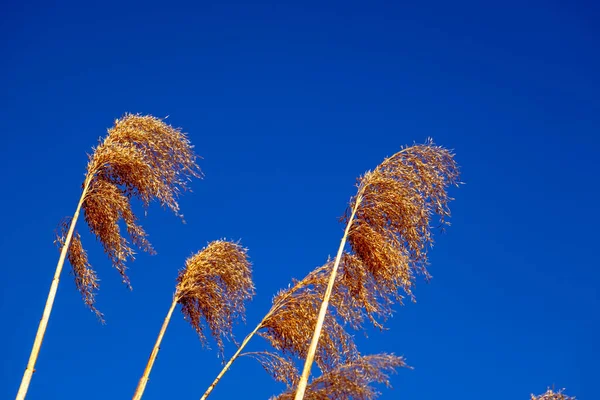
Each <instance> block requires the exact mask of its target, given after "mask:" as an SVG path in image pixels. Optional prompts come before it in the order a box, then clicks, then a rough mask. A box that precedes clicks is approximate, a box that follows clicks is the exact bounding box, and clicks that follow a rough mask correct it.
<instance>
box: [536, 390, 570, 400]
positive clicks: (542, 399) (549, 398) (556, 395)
mask: <svg viewBox="0 0 600 400" xmlns="http://www.w3.org/2000/svg"><path fill="white" fill-rule="evenodd" d="M564 390H565V389H561V390H559V391H558V392H555V391H554V390H552V389H550V388H548V390H547V391H546V393H544V394H540V395H539V396H535V395H533V394H532V395H531V400H575V397H571V396H567V395H566V394H563V391H564Z"/></svg>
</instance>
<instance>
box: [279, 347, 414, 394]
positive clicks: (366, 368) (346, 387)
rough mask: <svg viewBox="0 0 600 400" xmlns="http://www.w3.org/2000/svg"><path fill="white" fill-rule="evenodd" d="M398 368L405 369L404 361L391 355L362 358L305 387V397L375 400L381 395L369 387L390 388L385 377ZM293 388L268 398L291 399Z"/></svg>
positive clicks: (290, 387) (387, 377) (328, 373)
mask: <svg viewBox="0 0 600 400" xmlns="http://www.w3.org/2000/svg"><path fill="white" fill-rule="evenodd" d="M399 367H406V364H405V363H404V359H403V358H402V357H397V356H395V355H393V354H377V355H369V356H361V357H359V358H357V359H355V360H352V361H351V362H348V363H346V364H341V365H338V366H337V367H336V368H335V369H333V370H331V371H328V372H325V373H323V374H322V375H321V376H320V377H318V378H316V379H314V380H313V381H312V382H311V383H310V384H309V385H308V386H307V388H306V391H305V393H304V397H305V398H306V399H309V400H322V399H332V400H347V399H356V400H372V399H376V398H377V397H379V395H380V394H381V393H380V392H378V391H377V390H376V388H375V387H373V386H371V384H372V383H380V384H384V385H385V386H386V387H388V388H390V387H391V386H390V383H389V376H388V374H389V373H391V372H395V369H396V368H399ZM293 382H294V381H292V383H293ZM294 389H295V386H294V385H291V386H290V385H288V390H287V391H286V392H285V393H282V394H280V395H279V396H276V397H272V398H271V399H272V400H292V399H293V398H294V391H295V390H294Z"/></svg>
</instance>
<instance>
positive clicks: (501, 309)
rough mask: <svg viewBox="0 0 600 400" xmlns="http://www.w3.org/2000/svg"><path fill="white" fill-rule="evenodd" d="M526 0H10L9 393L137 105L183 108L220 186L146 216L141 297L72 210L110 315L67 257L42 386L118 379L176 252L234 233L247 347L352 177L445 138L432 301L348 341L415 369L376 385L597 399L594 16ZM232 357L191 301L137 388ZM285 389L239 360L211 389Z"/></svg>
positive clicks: (4, 383) (121, 394)
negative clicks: (95, 172)
mask: <svg viewBox="0 0 600 400" xmlns="http://www.w3.org/2000/svg"><path fill="white" fill-rule="evenodd" d="M51 3H52V5H51ZM415 3H416V2H415ZM523 3H525V2H521V1H519V2H516V1H510V0H509V1H507V2H500V3H497V4H495V3H494V4H492V3H491V2H483V1H480V2H477V1H471V2H464V1H455V2H445V1H429V2H419V4H420V5H418V6H417V5H414V4H404V2H400V1H396V2H387V3H382V2H376V1H372V2H348V1H345V2H339V3H334V2H314V3H308V2H298V3H296V4H284V3H283V2H276V1H273V2H260V3H255V4H250V3H229V2H222V1H221V2H214V3H208V2H195V3H191V2H190V4H180V3H178V2H161V3H156V4H153V3H152V2H145V3H139V4H137V5H133V4H121V3H117V2H110V1H108V2H96V3H93V4H92V3H90V2H72V3H70V4H68V3H67V2H57V3H56V4H54V3H53V2H39V4H34V3H27V2H16V1H14V0H10V1H8V2H4V3H3V5H2V7H1V11H0V15H1V16H0V20H1V23H0V36H1V37H2V40H1V44H0V45H1V55H2V62H1V63H0V80H1V82H2V84H1V94H0V132H1V135H2V137H1V138H2V142H1V143H2V144H1V147H0V171H1V172H2V178H3V182H2V196H1V197H0V205H1V207H2V209H3V230H2V234H1V241H0V252H1V254H2V263H1V265H2V278H1V279H0V318H1V321H2V329H1V330H0V342H1V343H2V344H3V350H2V352H1V357H0V359H1V361H0V398H2V399H10V398H12V397H13V396H14V395H15V393H16V390H17V387H18V384H19V381H20V378H21V375H22V372H23V370H24V368H25V364H26V361H27V357H28V355H29V351H30V346H31V344H32V340H33V337H34V334H35V330H36V328H37V323H38V321H39V318H40V316H41V312H42V307H43V304H44V301H45V298H46V295H47V291H48V288H49V285H50V281H51V278H52V274H53V271H54V267H55V263H56V260H57V258H58V252H57V250H56V248H55V247H54V246H53V244H52V241H53V232H54V229H55V227H56V225H57V223H58V222H59V221H60V219H61V218H62V217H64V216H67V215H71V214H72V212H73V211H74V208H75V205H76V203H77V199H78V196H79V190H80V184H81V182H82V179H83V174H84V172H85V165H86V161H87V160H86V152H90V151H91V147H92V146H93V145H95V144H96V141H97V139H98V137H100V136H103V135H104V134H105V132H106V128H107V127H109V126H110V125H112V121H113V120H114V118H117V117H119V116H121V115H122V114H123V113H124V112H134V113H138V112H139V113H151V114H154V115H156V116H166V115H169V116H170V117H169V121H170V123H172V124H174V125H176V126H180V127H182V128H183V129H184V130H185V131H187V132H189V134H190V138H191V140H192V141H193V142H194V143H195V145H196V148H197V151H198V153H199V154H201V155H202V156H203V157H204V160H202V162H201V167H202V169H203V170H204V172H205V173H206V179H205V180H203V181H196V182H194V184H193V190H194V192H193V193H192V194H189V195H186V196H185V197H183V198H182V200H181V205H182V208H183V212H184V214H185V216H186V220H187V224H186V225H183V224H181V223H180V222H179V220H178V219H177V218H176V217H174V216H173V215H172V214H169V213H168V212H166V211H163V210H161V209H160V208H159V207H158V206H153V207H151V208H150V210H149V213H148V217H147V218H144V219H142V223H143V225H144V227H145V228H146V230H147V231H148V232H149V234H150V239H151V240H152V242H153V244H154V245H155V247H156V249H157V250H158V252H159V254H158V255H156V256H154V257H151V256H148V255H145V254H141V255H140V256H139V257H138V259H137V260H136V261H135V262H134V263H131V264H130V265H129V266H130V274H131V279H132V283H133V286H134V290H133V292H129V291H128V290H127V289H126V288H125V287H124V286H123V285H122V284H121V283H120V279H119V276H118V273H117V272H116V271H115V270H114V269H112V268H111V266H110V264H109V261H108V259H107V258H106V257H104V255H103V254H102V250H101V248H100V246H99V245H98V243H96V242H95V240H94V239H93V238H92V237H90V235H89V234H88V233H87V232H86V228H85V226H84V225H83V224H81V225H80V226H79V228H80V231H82V233H83V234H84V235H83V236H84V237H83V238H84V244H85V245H86V247H87V249H88V251H89V253H90V257H91V261H92V264H93V265H94V267H95V268H96V269H97V271H98V274H99V276H100V278H101V279H102V282H101V285H102V287H101V289H100V292H99V295H98V306H99V308H100V309H101V310H102V311H103V312H104V313H105V315H106V319H107V325H106V326H101V325H100V324H98V323H97V321H96V319H95V317H94V315H93V314H92V313H90V312H89V311H88V310H87V309H86V308H85V307H84V305H83V303H82V301H81V300H80V298H79V294H78V293H77V292H76V290H75V287H74V284H73V282H72V277H71V276H69V275H68V269H66V270H65V271H64V272H65V273H64V274H63V280H62V282H61V285H60V288H59V293H58V297H57V301H56V304H55V308H54V312H53V314H52V318H51V321H50V325H49V329H48V332H47V335H46V340H45V342H44V345H43V348H42V352H41V355H40V358H39V361H38V364H37V370H38V372H37V373H36V374H35V376H34V379H33V381H32V385H31V388H30V392H29V394H30V395H29V397H28V398H29V399H61V400H69V399H81V398H84V397H85V398H87V399H107V398H114V399H122V398H123V399H125V398H128V397H130V396H131V395H132V393H133V391H134V388H135V386H136V384H137V381H138V379H139V377H140V375H141V373H142V370H143V368H144V365H145V363H146V360H147V357H148V355H149V352H150V349H151V346H152V344H153V343H154V340H155V338H156V335H157V333H158V330H159V327H160V324H161V322H162V319H163V317H164V315H165V313H166V311H167V309H168V306H169V302H170V300H171V295H172V292H173V289H174V282H175V278H176V275H177V271H178V269H179V268H180V267H181V266H182V265H183V262H184V260H185V258H186V257H188V256H189V255H190V254H191V253H192V252H195V251H197V250H198V249H200V248H202V247H203V246H204V245H205V244H206V243H207V242H208V241H210V240H214V239H218V238H222V237H226V238H231V239H241V240H242V243H243V244H244V245H245V246H247V247H248V248H249V254H250V256H251V257H252V261H253V263H254V271H255V273H254V278H255V283H256V288H257V295H256V297H255V299H254V300H253V301H252V302H251V303H250V304H249V305H248V316H247V320H248V325H247V326H243V325H240V326H238V327H237V328H236V333H237V337H238V339H240V340H241V339H242V338H243V336H244V335H245V333H246V332H248V331H249V329H251V328H252V327H253V326H254V324H255V323H256V322H257V321H258V320H259V319H260V318H261V317H262V315H264V313H265V312H266V310H267V309H268V308H269V305H270V301H271V298H272V296H273V295H274V293H275V292H276V291H277V290H278V289H279V288H282V287H284V286H287V284H288V283H289V282H290V280H291V278H292V277H302V276H304V275H305V274H306V273H307V272H308V271H310V270H311V269H312V268H314V267H316V266H318V265H320V264H321V263H323V262H324V261H325V260H326V258H327V256H328V255H330V254H335V252H336V250H337V246H338V243H339V239H340V237H341V234H342V229H343V227H342V226H341V225H340V224H339V223H338V222H337V218H338V217H339V216H340V215H341V214H342V213H343V212H344V209H345V207H346V204H347V201H348V199H349V197H350V196H351V195H352V194H353V192H354V186H353V185H354V183H355V179H356V177H357V176H358V175H360V174H361V173H362V172H364V171H365V170H367V169H370V168H373V167H375V166H376V165H377V164H378V163H379V162H380V161H381V160H382V159H383V158H384V157H385V156H387V155H391V154H392V153H394V152H396V151H397V150H398V149H399V148H400V146H401V145H404V144H411V143H413V141H416V142H423V141H424V140H425V139H426V138H427V137H428V136H432V137H433V138H434V139H435V141H436V142H437V143H438V144H441V145H443V146H446V147H450V148H453V149H455V151H456V154H457V160H458V162H459V163H460V165H461V166H462V170H463V180H464V181H465V182H466V185H464V186H463V187H462V188H460V189H459V190H454V191H453V192H452V194H453V195H454V197H456V201H455V202H454V203H453V205H452V206H453V207H452V210H453V218H452V224H453V225H452V226H451V227H450V229H449V230H448V232H447V234H444V235H437V236H436V247H435V248H434V249H433V251H432V253H431V262H432V265H431V269H430V271H431V273H432V274H433V276H434V279H433V280H432V282H431V283H430V284H426V283H425V282H423V281H420V282H419V283H418V286H417V291H416V294H417V296H418V303H417V304H409V305H407V306H405V307H397V308H396V311H397V312H396V314H395V316H394V318H393V319H392V320H391V321H390V322H389V324H388V326H389V328H390V329H389V331H387V332H384V333H379V332H376V331H370V332H369V339H368V340H366V339H364V338H362V336H361V337H359V339H358V341H359V343H360V345H361V349H362V351H363V352H364V353H375V352H381V351H387V352H394V353H396V354H401V355H405V356H406V358H407V360H408V363H409V364H410V365H412V366H413V367H414V370H412V371H410V370H402V371H400V372H399V374H398V375H395V376H394V377H393V379H392V384H393V386H394V390H393V391H388V390H385V391H384V392H383V393H384V394H383V397H382V398H383V399H395V398H398V399H400V398H401V399H407V400H421V399H438V398H461V399H463V400H469V399H473V400H475V399H481V398H483V397H485V398H486V399H488V400H496V399H498V400H505V399H527V398H528V396H529V394H530V393H531V392H535V393H540V392H543V391H544V390H545V388H546V386H547V385H553V384H555V385H556V386H557V387H567V388H568V391H569V393H571V394H572V395H575V396H577V397H578V398H580V399H582V400H586V399H588V400H590V399H593V398H597V383H598V376H600V369H599V366H598V357H599V356H600V345H599V342H598V338H599V337H600V317H599V305H600V300H599V291H598V287H599V284H598V281H599V279H600V272H599V270H598V257H597V254H596V252H597V249H598V241H597V236H598V234H597V232H598V225H599V223H600V220H599V217H598V211H597V208H598V205H597V198H598V194H599V189H598V172H599V168H598V161H597V152H598V150H597V149H598V145H599V141H600V139H599V138H598V133H599V128H600V113H599V111H600V100H599V98H598V92H599V89H600V75H599V74H598V71H599V70H600V56H599V54H600V53H599V52H598V44H599V43H600V42H599V40H600V31H599V27H598V21H599V20H600V10H599V8H598V6H597V5H596V4H594V2H566V1H560V2H559V1H555V0H550V1H543V2H542V1H534V2H527V3H529V5H527V6H524V5H523ZM142 215H143V214H142ZM263 345H264V343H263V342H262V341H261V340H256V342H255V343H254V344H253V345H252V346H251V348H252V349H261V348H263V347H264V346H263ZM234 349H235V348H234V346H233V345H231V344H230V345H229V346H228V347H227V349H226V354H227V355H231V354H232V352H233V351H234ZM219 369H220V360H219V359H218V358H217V357H216V352H215V351H207V350H203V349H202V348H201V347H200V344H199V341H198V340H197V338H196V337H195V333H194V332H193V330H192V329H191V328H190V327H189V326H188V325H187V323H186V322H185V321H184V320H183V318H182V317H181V314H180V313H177V314H175V315H174V319H173V321H172V323H171V326H170V327H169V329H168V331H167V334H166V336H165V340H164V343H163V346H162V350H161V352H160V355H159V358H158V360H157V363H156V366H155V368H154V370H153V373H152V375H151V380H150V383H149V384H148V388H147V391H146V395H145V397H144V398H145V399H148V400H152V399H175V398H177V399H194V398H199V396H200V395H201V394H202V393H203V391H204V389H205V388H206V387H207V386H208V384H209V383H210V382H211V381H212V379H213V378H214V376H215V375H216V373H217V372H218V371H219ZM281 389H282V387H281V386H280V385H278V384H275V383H273V382H272V381H271V379H270V378H269V377H268V376H267V374H266V373H265V372H264V371H263V370H262V369H261V367H260V366H259V365H258V364H257V363H256V362H255V361H253V360H251V359H241V360H239V361H238V362H237V363H236V364H235V365H234V368H233V370H232V371H231V372H230V373H229V374H228V375H226V376H225V378H224V379H223V381H222V383H221V384H220V385H219V386H218V387H217V389H216V390H215V392H214V399H232V398H238V397H239V396H242V395H244V396H247V397H246V398H248V399H265V398H267V397H268V396H270V395H272V394H275V393H278V392H279V391H280V390H281Z"/></svg>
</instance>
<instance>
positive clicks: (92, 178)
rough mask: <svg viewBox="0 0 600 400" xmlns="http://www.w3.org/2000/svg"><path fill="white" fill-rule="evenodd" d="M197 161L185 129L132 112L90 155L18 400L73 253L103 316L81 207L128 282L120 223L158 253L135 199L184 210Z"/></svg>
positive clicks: (85, 290)
mask: <svg viewBox="0 0 600 400" xmlns="http://www.w3.org/2000/svg"><path fill="white" fill-rule="evenodd" d="M196 159H197V156H196V155H195V154H194V151H193V146H192V145H191V144H190V142H189V140H188V138H187V136H186V135H185V134H184V133H183V132H181V130H180V129H176V128H173V127H172V126H170V125H168V124H166V123H164V122H163V121H162V120H160V119H158V118H154V117H152V116H140V115H131V114H127V115H125V116H124V117H123V118H121V119H118V120H116V121H115V125H114V126H113V127H112V128H110V129H109V130H108V135H107V136H106V138H105V139H104V140H103V141H101V142H100V143H99V145H98V146H97V147H96V148H95V149H94V152H93V153H92V155H91V156H90V157H89V162H88V165H87V173H86V175H85V180H84V182H83V185H82V193H81V197H80V199H79V203H78V204H77V208H76V210H75V213H74V214H73V217H71V218H68V219H66V220H64V221H63V223H61V225H60V227H59V233H58V237H57V243H58V244H59V245H60V247H61V252H60V257H59V260H58V264H57V266H56V270H55V273H54V278H53V280H52V285H51V286H50V292H49V294H48V299H47V301H46V305H45V308H44V313H43V316H42V319H41V321H40V324H39V327H38V331H37V334H36V337H35V341H34V344H33V348H32V351H31V355H30V357H29V362H28V364H27V368H26V369H25V373H24V375H23V379H22V381H21V386H20V388H19V392H18V394H17V400H22V399H24V398H25V395H26V394H27V390H28V388H29V383H30V382H31V377H32V375H33V372H34V367H35V362H36V360H37V357H38V354H39V351H40V347H41V344H42V340H43V337H44V333H45V331H46V327H47V324H48V320H49V318H50V313H51V311H52V306H53V304H54V298H55V296H56V291H57V289H58V283H59V279H60V273H61V272H62V267H63V264H64V261H65V258H67V257H68V259H69V262H70V263H71V265H72V267H73V274H74V275H75V284H76V286H77V289H78V290H79V291H80V292H81V294H82V297H83V299H84V301H85V303H86V305H87V306H88V307H90V308H91V309H92V310H93V311H94V312H95V313H96V314H97V315H98V316H99V317H100V318H102V315H101V314H100V313H99V312H98V311H97V310H96V308H95V306H94V291H95V290H96V289H97V288H98V278H97V276H96V273H95V271H94V270H93V269H92V268H91V266H90V264H89V262H88V258H87V254H86V252H85V250H84V248H83V246H82V244H81V238H80V235H79V234H78V233H76V232H75V225H76V223H77V220H78V218H79V213H80V211H81V209H82V208H83V213H84V219H85V221H86V222H87V224H88V227H89V228H90V231H91V232H92V233H93V234H94V235H95V236H96V237H97V238H98V240H99V241H100V243H102V246H103V247H104V251H105V252H106V254H107V256H108V257H109V258H110V260H111V261H112V264H113V265H114V267H115V268H116V269H117V270H118V271H119V273H120V274H121V276H122V278H123V281H124V282H125V283H126V284H127V285H129V279H128V278H127V275H126V273H125V263H126V261H127V260H128V259H132V258H133V254H134V252H133V249H132V248H131V244H130V242H129V241H128V240H127V239H126V238H125V237H124V236H123V235H122V232H121V230H120V228H119V221H120V220H123V221H124V222H125V226H126V230H127V234H128V235H129V237H130V240H131V243H132V244H133V245H135V246H137V247H139V248H141V249H142V250H145V251H149V252H153V250H152V246H151V245H150V243H149V242H148V240H147V239H146V233H145V232H144V230H143V229H142V227H141V226H140V225H139V224H138V223H137V219H136V216H135V215H134V213H133V211H132V209H131V203H130V202H131V200H132V198H138V199H139V200H140V201H141V202H142V204H143V205H144V206H145V207H147V206H148V205H149V204H150V202H151V201H152V200H157V201H158V202H159V203H160V204H161V205H162V206H165V207H167V208H170V209H171V210H173V211H174V212H175V213H176V214H179V206H178V204H177V197H178V195H179V194H180V193H181V192H182V191H185V190H187V188H188V181H189V180H190V179H191V178H192V177H200V175H201V173H200V170H199V168H198V166H197V165H196Z"/></svg>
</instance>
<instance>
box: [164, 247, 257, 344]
mask: <svg viewBox="0 0 600 400" xmlns="http://www.w3.org/2000/svg"><path fill="white" fill-rule="evenodd" d="M251 273H252V271H251V264H250V261H248V255H247V253H246V249H244V248H242V247H241V246H240V245H239V244H237V243H233V242H228V241H224V240H217V241H214V242H211V243H209V244H208V246H206V247H205V248H204V249H203V250H201V251H199V252H198V253H196V254H195V255H193V256H191V257H190V258H188V259H187V260H186V262H185V268H184V269H183V270H181V271H180V273H179V276H178V277H177V291H176V294H175V296H176V299H177V302H178V303H179V304H181V306H182V309H181V311H182V313H183V315H184V316H185V318H186V319H187V320H188V321H189V322H190V324H191V325H192V327H193V328H194V329H195V330H196V332H197V333H198V336H199V337H200V339H201V341H202V343H203V344H204V345H206V336H205V335H204V332H203V326H202V319H204V320H205V322H206V325H208V328H209V329H210V331H211V334H212V335H213V337H214V338H215V340H216V341H217V345H218V347H219V350H220V351H221V355H222V353H223V338H229V339H233V333H232V329H233V323H234V320H235V319H236V318H238V317H240V318H242V319H244V315H245V304H244V303H245V301H247V300H250V299H251V298H252V296H253V295H254V284H253V282H252V275H251Z"/></svg>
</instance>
